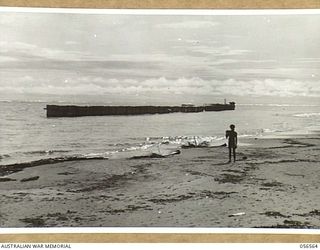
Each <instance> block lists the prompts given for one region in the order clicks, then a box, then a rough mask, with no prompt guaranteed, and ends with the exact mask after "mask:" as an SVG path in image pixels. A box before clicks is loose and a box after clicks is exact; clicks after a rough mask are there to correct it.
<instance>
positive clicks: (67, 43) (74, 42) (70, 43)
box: [65, 41, 80, 45]
mask: <svg viewBox="0 0 320 250" xmlns="http://www.w3.org/2000/svg"><path fill="white" fill-rule="evenodd" d="M65 44H66V45H78V44H80V43H79V42H76V41H65Z"/></svg>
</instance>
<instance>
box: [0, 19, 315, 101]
mask: <svg viewBox="0 0 320 250" xmlns="http://www.w3.org/2000/svg"><path fill="white" fill-rule="evenodd" d="M0 33H1V36H0V99H2V100H3V99H6V98H8V96H21V95H25V96H30V95H31V94H32V95H39V96H40V95H47V94H49V95H51V94H53V95H59V96H66V95H76V96H82V95H90V96H93V97H97V96H98V97H99V98H101V97H102V98H103V96H106V97H108V98H109V99H110V98H111V101H112V100H113V99H118V100H119V99H123V100H125V99H126V98H129V99H130V98H131V99H134V98H136V100H139V99H140V100H143V101H144V102H150V101H151V102H152V100H154V101H156V100H157V101H159V100H161V99H163V98H164V97H165V98H167V99H168V100H174V99H175V98H176V100H180V99H181V97H184V98H182V99H181V100H185V101H187V100H190V101H193V100H198V99H199V98H200V99H201V97H204V96H206V98H209V99H210V98H212V99H218V98H220V97H227V98H228V97H229V96H232V97H233V98H237V97H239V98H242V100H243V99H244V98H250V97H260V96H269V97H272V98H273V97H295V96H304V97H313V98H316V97H320V84H319V83H320V15H289V16H288V15H276V16H177V15H176V16H174V15H171V16H163V15H161V16H159V15H158V16H157V15H153V16H149V15H148V16H143V15H110V14H104V15H103V14H100V15H97V14H94V15H93V14H92V15H87V14H48V13H42V14H41V13H0ZM197 98H198V99H197ZM206 100H207V99H206Z"/></svg>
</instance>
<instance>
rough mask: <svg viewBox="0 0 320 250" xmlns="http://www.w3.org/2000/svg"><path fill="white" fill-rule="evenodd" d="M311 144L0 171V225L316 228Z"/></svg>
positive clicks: (254, 143) (246, 144)
mask: <svg viewBox="0 0 320 250" xmlns="http://www.w3.org/2000/svg"><path fill="white" fill-rule="evenodd" d="M319 138H320V137H319V136H318V135H309V136H299V137H296V138H277V139H274V138H273V139H267V138H252V139H242V140H241V141H240V142H241V143H242V144H241V145H240V147H239V148H238V161H237V162H236V163H231V164H230V163H227V161H228V153H227V148H226V147H214V148H183V149H181V153H180V154H177V155H172V156H169V157H165V158H136V159H109V160H107V159H104V160H85V161H69V162H60V163H55V164H45V165H38V166H27V165H26V166H22V167H19V168H18V167H14V166H11V167H10V166H9V167H2V168H1V169H0V174H1V177H0V194H1V195H0V204H1V209H0V226H1V227H2V228H4V227H236V228H320V207H319V204H320V198H319V184H320V179H319V175H320V168H319V167H320V164H319V162H320V156H319V155H320V154H319V152H320V143H319Z"/></svg>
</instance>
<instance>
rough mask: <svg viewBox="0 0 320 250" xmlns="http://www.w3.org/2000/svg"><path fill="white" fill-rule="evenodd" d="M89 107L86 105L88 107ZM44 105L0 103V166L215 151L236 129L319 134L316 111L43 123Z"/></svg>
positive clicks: (245, 108) (270, 108)
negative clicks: (187, 149) (202, 149)
mask: <svg viewBox="0 0 320 250" xmlns="http://www.w3.org/2000/svg"><path fill="white" fill-rule="evenodd" d="M87 105H88V104H87ZM45 106H46V103H43V102H8V101H4V102H0V165H7V164H17V163H25V162H32V161H37V160H41V159H55V158H60V159H68V158H70V157H73V158H77V157H79V158H96V157H100V158H101V157H103V158H130V157H134V156H140V155H144V154H146V153H150V152H152V153H156V154H159V155H167V154H170V152H172V150H175V149H178V148H179V147H181V146H183V145H185V146H220V145H223V144H224V143H226V140H225V138H224V135H225V130H227V129H229V125H230V124H235V126H236V131H237V132H238V135H239V142H240V146H241V138H243V137H258V136H269V137H270V136H279V135H286V134H291V135H294V134H310V133H318V132H319V131H320V126H319V125H320V106H318V105H289V104H288V105H283V104H282V105H278V104H267V105H266V104H264V105H262V104H261V105H259V104H254V105H251V104H242V105H241V104H238V105H236V109H235V110H234V111H222V112H201V113H171V114H156V115H136V116H96V117H95V116H90V117H75V118H47V117H46V112H45V110H44V108H45Z"/></svg>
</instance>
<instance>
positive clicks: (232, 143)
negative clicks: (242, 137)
mask: <svg viewBox="0 0 320 250" xmlns="http://www.w3.org/2000/svg"><path fill="white" fill-rule="evenodd" d="M230 129H231V130H227V131H226V138H227V139H228V148H229V162H231V151H232V153H233V160H234V161H236V148H237V144H238V134H237V132H236V131H234V129H235V126H234V125H233V124H231V125H230Z"/></svg>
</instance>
